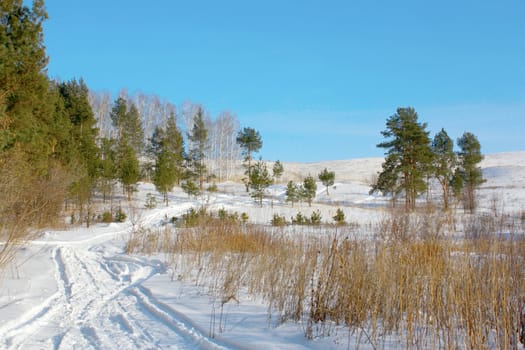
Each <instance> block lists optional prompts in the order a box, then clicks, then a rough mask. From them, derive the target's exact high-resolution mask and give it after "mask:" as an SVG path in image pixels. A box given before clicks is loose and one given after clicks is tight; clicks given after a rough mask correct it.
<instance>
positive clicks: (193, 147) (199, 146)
mask: <svg viewBox="0 0 525 350" xmlns="http://www.w3.org/2000/svg"><path fill="white" fill-rule="evenodd" d="M203 113H204V112H203V110H202V108H200V107H199V109H198V110H197V114H196V116H195V117H194V121H193V128H192V129H191V133H188V140H189V141H190V150H189V160H190V163H191V168H192V170H193V175H194V176H195V177H196V178H197V179H198V182H199V190H200V191H201V192H202V190H203V188H204V181H205V179H206V175H207V173H208V171H207V168H206V163H205V152H206V150H207V148H208V129H207V128H206V125H205V124H204V116H203Z"/></svg>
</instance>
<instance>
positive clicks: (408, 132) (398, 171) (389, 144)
mask: <svg viewBox="0 0 525 350" xmlns="http://www.w3.org/2000/svg"><path fill="white" fill-rule="evenodd" d="M426 127H427V125H426V123H420V122H419V121H418V115H417V113H416V111H415V110H414V109H413V108H411V107H408V108H398V109H397V112H396V114H394V115H393V116H391V117H390V118H388V119H387V121H386V130H384V131H382V132H381V134H382V135H383V137H384V138H386V139H387V140H386V141H385V142H382V143H380V144H378V145H377V147H381V148H385V149H387V152H386V159H385V163H383V171H382V172H381V173H380V174H379V179H380V180H381V182H382V187H391V188H389V191H391V193H399V192H400V191H401V190H402V191H403V192H404V193H405V209H406V210H413V209H415V207H416V198H417V196H418V195H419V194H420V193H422V192H424V191H425V190H426V188H427V184H426V182H425V181H424V179H425V176H426V175H427V173H428V170H429V169H430V162H431V159H432V152H431V150H430V138H429V136H428V134H429V133H428V131H426V130H425V129H426ZM385 172H386V173H385Z"/></svg>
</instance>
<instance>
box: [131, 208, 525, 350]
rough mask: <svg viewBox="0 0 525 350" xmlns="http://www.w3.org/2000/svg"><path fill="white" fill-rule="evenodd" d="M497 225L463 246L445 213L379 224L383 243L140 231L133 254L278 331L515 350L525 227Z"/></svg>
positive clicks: (239, 228) (208, 226)
mask: <svg viewBox="0 0 525 350" xmlns="http://www.w3.org/2000/svg"><path fill="white" fill-rule="evenodd" d="M470 220H471V221H469V225H463V227H464V228H465V230H473V229H474V228H475V227H476V226H480V229H481V227H482V228H483V229H485V228H486V227H487V222H486V220H487V218H486V217H483V218H480V217H471V218H470ZM494 220H496V221H497V220H499V218H496V217H495V218H494ZM492 224H493V226H492V227H493V230H492V232H491V233H489V232H485V231H484V234H483V235H482V236H476V235H474V236H472V235H469V236H468V237H467V238H463V239H458V238H457V236H454V238H450V237H449V236H448V234H447V232H449V230H450V229H451V228H450V227H448V226H447V225H448V224H447V223H446V222H445V221H443V215H440V214H439V213H423V214H421V213H420V214H416V215H404V214H392V215H391V216H388V217H385V218H384V219H383V220H382V221H381V222H380V223H379V224H377V225H375V227H374V228H373V230H374V231H375V232H376V236H375V238H374V239H358V238H353V237H356V236H357V235H356V233H355V230H356V229H358V228H355V227H353V228H346V229H341V228H337V230H334V229H333V228H331V229H327V232H329V233H327V234H325V235H316V236H315V235H300V234H299V235H295V236H291V235H286V234H283V233H282V232H283V231H279V230H276V231H272V232H268V230H267V229H265V228H263V227H258V226H251V225H242V224H238V223H232V222H227V223H226V222H223V221H221V220H207V221H206V223H205V224H203V225H201V226H198V227H195V228H187V229H177V230H174V231H173V230H170V229H167V230H165V231H163V232H162V234H159V233H156V234H154V233H151V232H147V230H146V231H145V232H138V233H137V234H136V235H135V237H132V238H131V239H130V242H134V243H133V244H132V246H131V245H129V246H128V248H129V251H143V252H147V253H151V252H153V251H163V252H166V253H168V255H169V256H170V257H171V258H170V260H171V261H172V263H173V264H174V270H177V271H185V272H181V274H182V276H179V277H180V278H185V276H184V275H185V274H188V275H189V274H191V272H192V271H193V272H195V271H196V273H194V274H193V277H194V279H195V282H196V283H198V284H203V285H204V284H205V285H207V286H208V288H209V289H210V293H212V294H213V295H215V296H217V298H218V300H219V301H220V302H221V303H222V304H221V306H223V305H224V303H227V302H229V301H231V300H239V295H240V294H242V293H246V292H248V293H250V294H252V295H254V296H258V297H260V298H261V299H262V300H264V301H265V302H266V303H267V304H268V308H269V311H270V314H271V315H277V316H278V318H279V321H280V322H285V321H299V322H302V323H303V324H304V325H305V335H306V336H307V337H309V338H314V337H316V336H319V335H326V334H330V333H331V332H332V331H335V330H336V329H340V327H342V326H344V327H347V328H348V329H349V331H350V332H353V333H354V334H356V335H357V334H361V335H362V334H365V335H366V336H365V337H357V338H358V339H360V340H361V341H362V342H367V343H371V344H372V345H373V347H375V348H378V347H381V345H384V344H385V342H386V341H387V339H390V340H392V339H396V341H397V344H398V345H399V346H400V347H403V348H407V349H421V348H429V349H430V348H432V349H434V348H442V349H465V348H466V349H494V348H497V349H513V348H516V347H517V344H518V340H517V330H518V327H519V310H520V309H519V308H520V296H521V295H522V294H523V291H524V287H525V282H524V281H525V269H524V258H525V240H524V239H523V237H522V236H521V235H522V234H523V231H521V232H508V229H509V227H514V228H515V229H516V228H519V229H521V230H522V229H523V227H522V226H520V225H515V226H509V225H503V226H504V227H502V226H501V225H499V224H497V223H491V225H492ZM370 227H372V226H370ZM503 229H504V230H505V234H504V235H503V234H501V233H502V232H500V231H501V230H503ZM471 233H472V232H471ZM449 234H450V232H449ZM130 244H131V243H130ZM175 265H177V266H175ZM183 265H184V266H183Z"/></svg>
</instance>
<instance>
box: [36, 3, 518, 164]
mask: <svg viewBox="0 0 525 350" xmlns="http://www.w3.org/2000/svg"><path fill="white" fill-rule="evenodd" d="M46 7H47V10H48V13H49V17H50V18H49V20H48V21H47V22H46V25H45V44H46V46H47V53H48V55H49V56H50V63H49V66H48V72H49V75H50V76H51V77H57V78H60V79H62V80H68V79H71V78H80V77H82V78H84V80H85V81H86V83H87V84H88V86H89V87H90V88H91V89H94V90H109V91H112V92H114V93H116V92H117V91H119V90H120V89H121V88H127V89H128V91H130V92H134V91H142V92H145V93H154V94H157V95H159V96H160V97H162V98H166V99H168V100H170V101H171V102H173V103H175V104H177V105H180V104H181V103H182V102H183V101H186V100H191V101H193V102H196V103H201V104H203V105H204V106H205V108H206V109H207V110H208V111H209V112H210V113H211V115H212V116H217V115H218V114H219V113H220V112H221V111H223V110H230V111H232V112H234V113H235V114H236V115H237V116H238V119H239V121H240V123H241V125H242V126H250V127H253V128H255V129H257V130H259V131H260V133H261V135H262V137H263V143H264V146H263V149H262V150H261V155H262V156H263V158H265V159H269V160H275V159H280V160H284V161H318V160H329V159H350V158H358V157H368V156H381V155H382V154H383V150H382V149H378V148H376V147H375V145H376V144H377V143H379V142H381V141H382V140H381V135H380V131H381V130H383V129H384V127H385V121H386V119H387V118H388V117H389V116H390V115H392V114H394V113H395V110H396V108H397V107H405V106H412V107H414V108H415V109H416V111H417V112H418V114H419V117H420V120H421V121H422V122H427V123H428V129H429V130H430V131H431V135H433V134H434V133H436V132H437V131H439V130H440V129H441V128H442V127H444V128H445V129H446V130H447V131H448V133H449V135H450V136H451V137H453V138H457V137H459V136H461V134H462V133H463V132H464V131H470V132H473V133H474V134H476V135H477V136H478V138H479V140H480V142H481V144H482V151H483V152H485V153H494V152H503V151H512V150H525V136H524V135H525V39H524V38H525V21H524V16H525V1H523V0H498V1H493V0H492V1H486V0H477V1H474V0H472V1H471V0H456V1H449V0H442V1H432V2H431V1H403V0H401V1H395V2H394V1H374V0H368V1H365V0H363V1H351V0H347V1H329V0H328V1H327V0H325V1H307V0H305V1H274V0H266V1H246V0H238V1H236V0H235V1H234V0H224V1H212V0H210V1H198V0H197V1H176V0H157V1H149V2H144V1H133V0H131V1H120V0H119V1H117V0H114V1H107V0H104V1H102V0H91V1H71V0H67V1H66V0H47V1H46Z"/></svg>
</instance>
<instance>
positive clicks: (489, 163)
mask: <svg viewBox="0 0 525 350" xmlns="http://www.w3.org/2000/svg"><path fill="white" fill-rule="evenodd" d="M381 162H382V159H379V158H371V159H358V160H349V161H332V162H321V163H308V164H304V163H301V164H300V163H285V164H284V168H285V176H284V177H283V179H282V181H281V182H282V183H281V184H278V185H273V186H272V187H271V188H270V190H269V193H270V196H269V198H267V199H265V201H264V206H263V207H262V208H260V207H259V206H258V205H257V203H255V202H254V201H253V199H252V198H250V197H249V196H248V195H247V194H246V192H245V191H244V186H243V185H242V184H238V183H233V182H227V183H222V184H219V192H218V193H216V194H211V195H207V196H206V197H205V198H201V199H188V198H187V196H186V195H185V194H184V193H182V192H181V191H180V190H175V191H174V192H173V193H171V194H170V196H169V200H170V205H169V207H165V206H163V205H162V204H161V197H160V196H159V195H158V194H157V193H156V191H155V189H154V187H153V186H152V185H151V184H141V185H140V189H139V193H137V194H136V195H135V197H136V199H137V203H136V204H135V205H134V206H129V205H127V204H126V202H124V201H123V202H122V206H123V207H124V209H125V210H126V211H127V212H128V218H129V219H128V221H127V222H125V223H112V224H96V225H93V226H91V227H89V228H86V227H71V226H68V228H67V229H65V230H46V231H43V232H42V233H41V234H40V236H39V237H38V239H35V240H34V241H32V242H29V244H27V245H26V246H24V247H21V248H20V249H19V252H18V254H17V256H16V260H15V261H14V263H13V264H11V265H10V266H9V267H8V268H7V269H6V270H5V271H4V272H3V274H2V276H1V279H0V281H1V282H0V349H119V350H121V349H196V348H198V349H291V350H292V349H293V350H295V349H347V348H354V347H355V343H354V342H355V341H356V337H358V336H360V335H356V334H354V335H349V334H348V333H347V332H345V331H344V330H342V329H341V330H339V329H335V331H334V332H333V333H332V334H331V335H330V336H326V337H323V338H316V339H314V340H307V339H306V338H305V337H304V333H305V325H304V324H301V323H291V322H288V323H284V324H280V323H278V322H276V320H275V319H272V318H271V317H269V314H268V310H267V307H266V306H265V305H263V304H262V303H261V302H260V301H258V300H256V299H254V298H253V297H251V296H250V295H248V294H247V293H246V294H241V295H240V296H239V297H238V298H237V300H229V301H227V302H226V303H223V301H221V300H218V299H217V297H214V296H213V295H211V294H210V293H208V289H207V288H203V287H202V286H200V285H196V284H195V283H193V282H192V281H189V280H185V279H178V278H176V277H177V276H174V274H173V271H170V266H168V265H167V264H166V263H165V262H164V261H163V258H162V256H143V255H138V254H134V255H127V254H125V253H124V246H125V242H126V240H127V238H128V237H129V233H130V231H131V230H132V228H133V226H134V225H137V223H140V224H141V225H144V226H146V227H156V226H161V225H162V222H164V221H165V220H166V219H167V218H171V217H173V216H180V215H181V214H183V213H185V212H186V211H187V210H188V209H189V208H191V207H198V206H200V205H203V204H204V205H206V206H207V208H208V210H211V211H217V210H219V209H221V208H224V209H226V210H228V211H229V212H232V211H236V212H238V213H239V214H240V213H242V212H245V213H247V214H248V215H249V218H250V221H252V222H255V223H259V224H264V225H268V224H269V222H270V220H271V218H272V217H273V215H274V214H279V215H284V216H285V217H286V218H290V217H292V216H294V215H295V214H297V212H298V211H300V212H302V213H303V214H305V215H307V216H309V215H310V214H311V212H313V211H314V210H319V211H320V212H321V213H322V217H323V221H330V220H331V217H332V216H333V215H335V212H336V210H337V208H339V207H340V208H342V209H343V210H344V212H345V215H346V218H347V221H350V222H358V223H369V222H373V221H374V220H378V219H380V218H381V216H382V215H383V213H384V206H385V199H383V198H381V197H378V196H371V195H369V194H368V190H369V182H370V181H371V179H372V177H373V176H374V174H375V173H377V171H379V170H380V167H381ZM325 167H327V168H328V169H329V170H332V171H335V173H336V184H335V185H334V186H332V187H330V189H329V193H330V195H327V194H326V192H325V191H326V189H325V188H324V186H322V184H320V183H318V193H317V198H316V201H315V203H314V204H313V205H312V207H309V206H308V205H306V204H296V205H295V207H294V208H292V207H291V206H290V205H289V204H285V203H284V191H285V183H286V182H287V181H288V180H295V181H299V180H300V179H301V178H302V177H304V176H306V175H308V174H312V175H314V176H316V175H317V174H318V173H319V172H320V171H321V170H322V169H324V168H325ZM482 167H483V174H484V176H485V178H486V179H487V182H486V183H485V184H483V186H482V188H481V190H480V192H479V194H480V198H481V206H482V209H484V210H491V209H494V206H495V205H497V206H498V208H500V209H501V210H508V211H518V212H523V211H524V210H525V205H524V203H525V185H524V184H525V152H513V153H502V154H494V155H487V156H486V158H485V160H484V161H483V163H482ZM147 193H152V194H155V195H156V196H157V199H158V202H159V205H158V206H157V208H155V209H144V201H145V198H146V194H147ZM290 234H293V231H292V232H291V233H290ZM361 336H362V337H363V338H364V336H363V335H361ZM385 344H386V346H387V347H389V346H390V347H391V348H402V345H400V344H396V343H395V341H392V342H386V343H385ZM359 348H361V349H372V346H371V345H368V344H366V343H364V344H363V343H361V344H360V345H359Z"/></svg>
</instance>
